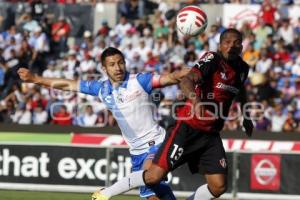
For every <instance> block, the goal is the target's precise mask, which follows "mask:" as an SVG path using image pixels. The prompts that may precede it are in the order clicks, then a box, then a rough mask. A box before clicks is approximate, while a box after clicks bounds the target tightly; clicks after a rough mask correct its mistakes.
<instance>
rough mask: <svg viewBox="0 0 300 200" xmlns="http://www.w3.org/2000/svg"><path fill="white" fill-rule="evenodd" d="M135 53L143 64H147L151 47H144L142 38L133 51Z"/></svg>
mask: <svg viewBox="0 0 300 200" xmlns="http://www.w3.org/2000/svg"><path fill="white" fill-rule="evenodd" d="M134 51H135V52H137V53H138V54H140V56H141V59H142V61H143V62H147V60H148V54H149V52H152V49H151V47H148V46H146V43H145V40H144V38H141V39H140V41H139V45H138V46H137V47H136V48H135V49H134Z"/></svg>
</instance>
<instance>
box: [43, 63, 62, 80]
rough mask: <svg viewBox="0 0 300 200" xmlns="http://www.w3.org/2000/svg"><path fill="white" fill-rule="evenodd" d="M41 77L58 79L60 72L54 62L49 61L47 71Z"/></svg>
mask: <svg viewBox="0 0 300 200" xmlns="http://www.w3.org/2000/svg"><path fill="white" fill-rule="evenodd" d="M43 77H47V78H60V77H61V71H60V70H57V69H56V62H55V61H54V60H51V61H50V62H49V64H48V66H47V69H46V70H45V71H44V72H43Z"/></svg>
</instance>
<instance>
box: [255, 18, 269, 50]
mask: <svg viewBox="0 0 300 200" xmlns="http://www.w3.org/2000/svg"><path fill="white" fill-rule="evenodd" d="M272 33H273V31H272V28H271V27H269V26H267V25H266V23H265V22H264V21H263V20H262V19H261V18H260V19H259V20H258V26H257V27H256V28H255V29H254V34H255V36H256V42H257V46H255V47H256V49H260V48H261V47H262V45H263V44H264V43H265V42H266V39H267V36H268V35H270V34H272Z"/></svg>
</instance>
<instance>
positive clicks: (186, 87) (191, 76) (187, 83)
mask: <svg viewBox="0 0 300 200" xmlns="http://www.w3.org/2000/svg"><path fill="white" fill-rule="evenodd" d="M201 79H202V77H201V76H200V74H199V73H195V72H193V71H192V70H191V71H190V72H189V73H188V74H187V75H186V76H185V77H183V78H182V80H181V81H180V84H179V85H180V88H181V90H182V92H183V94H184V95H185V97H186V98H188V99H190V100H191V102H192V104H193V108H194V112H195V114H196V116H199V117H201V116H203V112H204V110H203V109H202V108H203V107H202V106H201V105H200V104H199V103H200V102H201V99H200V97H199V96H197V95H196V93H195V87H196V84H197V83H198V82H199V80H201Z"/></svg>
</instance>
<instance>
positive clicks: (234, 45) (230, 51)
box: [219, 33, 243, 60]
mask: <svg viewBox="0 0 300 200" xmlns="http://www.w3.org/2000/svg"><path fill="white" fill-rule="evenodd" d="M242 49H243V45H242V39H241V38H240V37H239V35H237V34H236V33H227V34H226V35H225V37H224V38H223V40H222V41H221V43H220V47H219V50H220V51H221V53H222V55H223V56H224V58H225V59H227V60H235V59H237V58H238V57H239V55H240V54H241V52H242Z"/></svg>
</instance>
